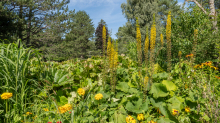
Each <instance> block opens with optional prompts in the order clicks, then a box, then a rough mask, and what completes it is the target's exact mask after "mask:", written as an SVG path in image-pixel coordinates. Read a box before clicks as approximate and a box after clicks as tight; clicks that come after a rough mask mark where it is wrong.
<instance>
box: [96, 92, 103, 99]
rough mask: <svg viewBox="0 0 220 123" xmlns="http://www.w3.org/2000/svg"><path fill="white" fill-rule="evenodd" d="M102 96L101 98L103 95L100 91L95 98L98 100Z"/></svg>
mask: <svg viewBox="0 0 220 123" xmlns="http://www.w3.org/2000/svg"><path fill="white" fill-rule="evenodd" d="M102 98H103V95H102V94H101V93H98V94H96V95H95V99H96V100H100V99H102Z"/></svg>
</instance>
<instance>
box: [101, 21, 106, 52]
mask: <svg viewBox="0 0 220 123" xmlns="http://www.w3.org/2000/svg"><path fill="white" fill-rule="evenodd" d="M102 41H103V42H102V43H103V46H102V50H103V56H104V55H105V49H106V29H105V25H104V26H103V29H102Z"/></svg>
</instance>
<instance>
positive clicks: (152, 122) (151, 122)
mask: <svg viewBox="0 0 220 123" xmlns="http://www.w3.org/2000/svg"><path fill="white" fill-rule="evenodd" d="M148 123H157V122H154V121H153V120H151V121H149V122H148Z"/></svg>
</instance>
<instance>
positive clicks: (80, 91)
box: [77, 88, 85, 95]
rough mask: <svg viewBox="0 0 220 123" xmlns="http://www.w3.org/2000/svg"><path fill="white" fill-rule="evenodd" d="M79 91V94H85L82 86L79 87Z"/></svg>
mask: <svg viewBox="0 0 220 123" xmlns="http://www.w3.org/2000/svg"><path fill="white" fill-rule="evenodd" d="M77 92H78V94H79V95H84V94H85V90H84V89H82V88H79V89H78V90H77Z"/></svg>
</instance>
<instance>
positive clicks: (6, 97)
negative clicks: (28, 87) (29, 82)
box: [1, 92, 13, 100]
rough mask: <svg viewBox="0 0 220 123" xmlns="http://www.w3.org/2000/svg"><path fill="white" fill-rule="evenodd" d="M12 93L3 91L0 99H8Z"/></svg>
mask: <svg viewBox="0 0 220 123" xmlns="http://www.w3.org/2000/svg"><path fill="white" fill-rule="evenodd" d="M12 95H13V94H12V93H8V92H5V93H3V94H2V95H1V99H3V100H5V99H9V98H11V97H12Z"/></svg>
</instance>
